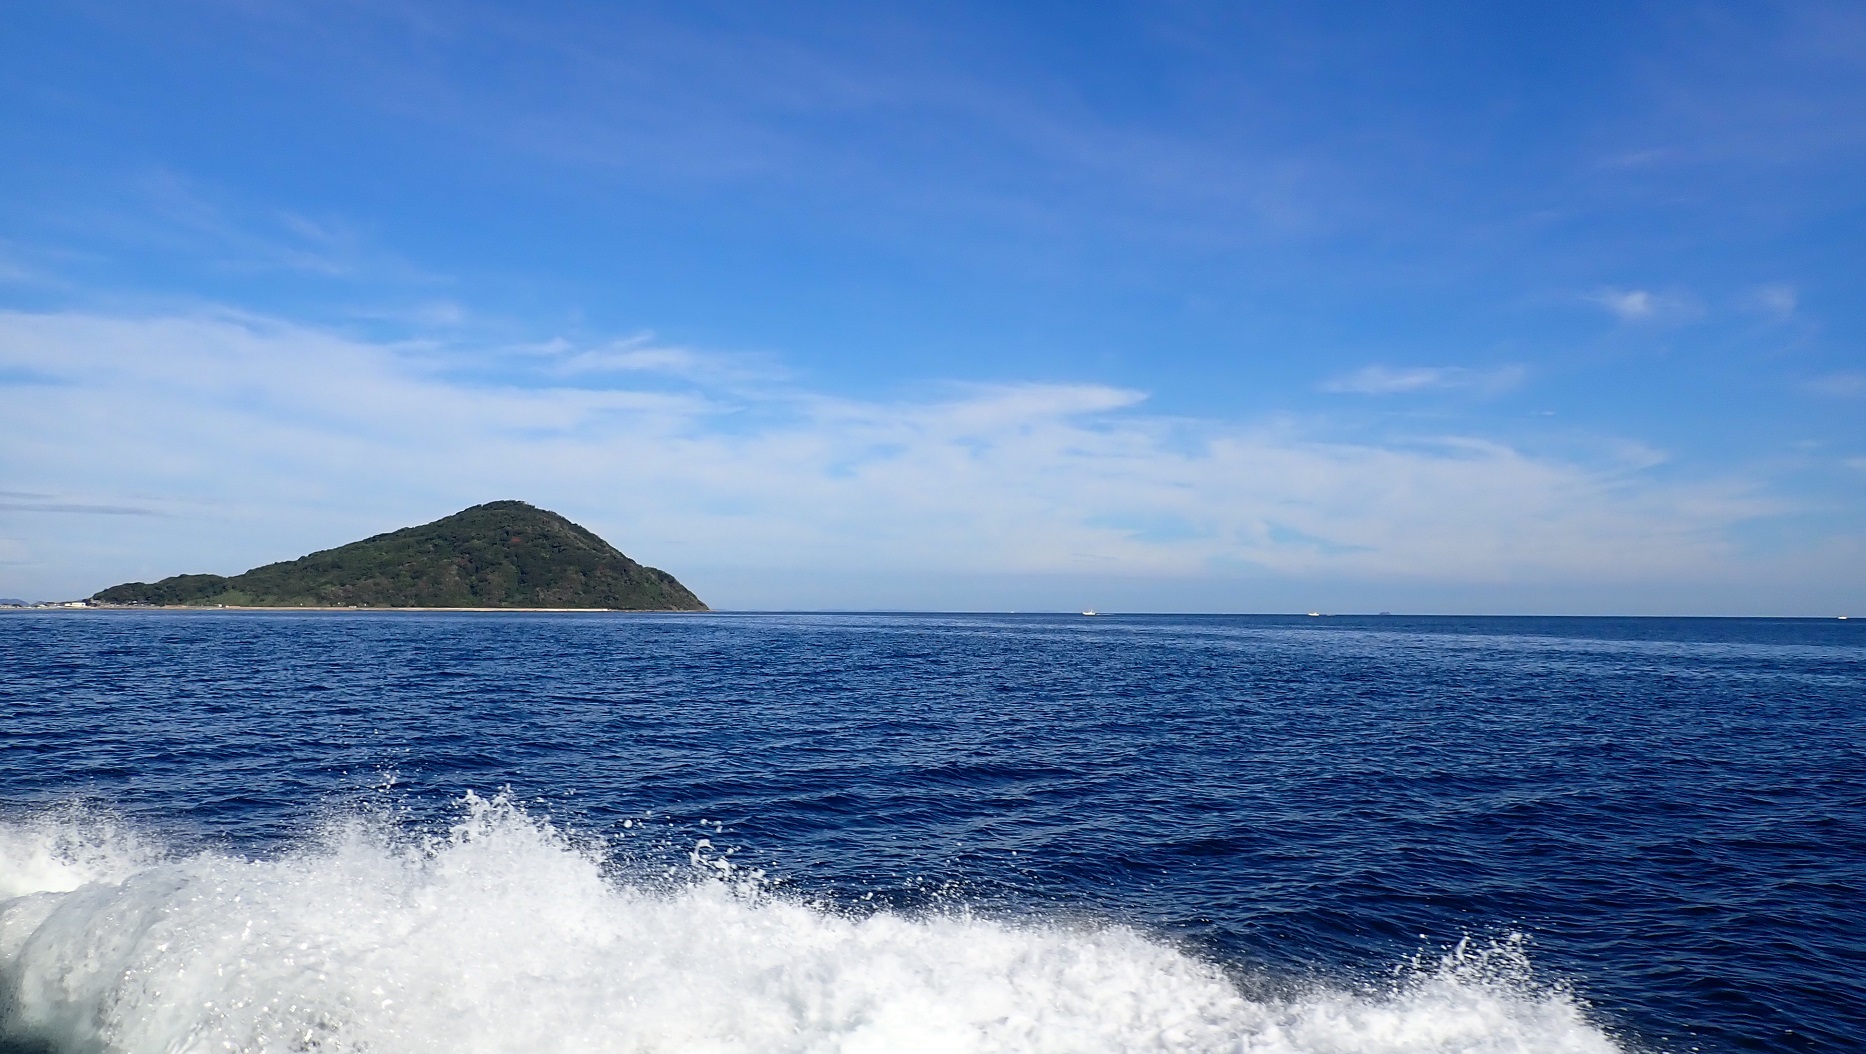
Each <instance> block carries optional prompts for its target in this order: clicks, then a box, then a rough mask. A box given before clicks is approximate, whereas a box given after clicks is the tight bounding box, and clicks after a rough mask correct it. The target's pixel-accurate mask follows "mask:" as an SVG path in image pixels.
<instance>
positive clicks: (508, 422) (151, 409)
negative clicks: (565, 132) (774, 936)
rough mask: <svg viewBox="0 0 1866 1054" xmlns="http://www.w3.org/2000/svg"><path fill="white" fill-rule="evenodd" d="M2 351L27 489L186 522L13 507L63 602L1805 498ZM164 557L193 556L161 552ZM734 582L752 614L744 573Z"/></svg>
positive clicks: (722, 404)
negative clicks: (355, 560) (533, 555)
mask: <svg viewBox="0 0 1866 1054" xmlns="http://www.w3.org/2000/svg"><path fill="white" fill-rule="evenodd" d="M650 350H652V349H650V348H647V347H637V348H635V349H634V351H635V352H646V351H650ZM566 354H569V355H574V352H566ZM684 361H685V360H682V359H680V358H678V357H675V358H674V359H671V360H669V362H670V364H672V365H674V366H680V365H681V364H682V363H683V362H684ZM643 364H645V365H652V364H653V363H650V362H648V360H647V359H646V358H644V360H643ZM0 366H4V367H12V368H17V369H22V370H37V371H45V372H51V373H55V374H57V375H59V376H61V377H62V378H63V379H64V380H65V381H66V382H67V383H64V384H61V385H57V386H50V387H46V388H44V389H41V390H40V391H38V392H37V393H36V394H35V397H34V398H33V399H32V400H30V401H26V400H22V401H20V405H19V406H18V409H17V412H16V413H15V415H14V416H15V420H14V422H13V424H14V427H15V429H16V435H17V436H20V437H22V438H21V439H20V441H18V442H16V443H13V444H10V446H9V449H8V451H7V453H6V463H5V467H6V469H7V471H8V473H9V475H10V477H11V478H13V479H16V480H20V481H21V483H22V485H25V486H37V487H39V488H41V489H42V490H49V489H51V483H52V482H53V481H56V482H57V483H58V484H59V486H60V488H62V489H63V490H65V491H68V492H82V493H84V494H87V495H95V496H97V503H98V504H100V505H103V504H111V505H119V504H120V505H122V506H124V507H128V506H130V505H132V504H134V505H136V506H138V507H149V506H153V507H155V508H156V510H157V511H159V512H161V513H163V514H164V515H162V516H157V517H150V518H145V519H140V520H138V521H137V522H138V523H139V524H140V525H142V526H139V527H138V533H137V534H136V536H135V539H134V540H133V541H132V540H126V536H124V535H122V534H121V532H117V533H114V534H109V535H107V536H106V535H104V534H99V535H97V538H96V540H94V542H93V543H87V544H90V548H88V549H86V548H85V547H84V546H78V545H73V544H63V545H54V544H49V543H51V542H52V541H54V538H53V537H52V535H51V534H50V533H48V532H54V531H60V530H65V529H66V528H64V527H61V526H57V525H53V524H51V523H50V522H49V521H51V520H52V519H53V518H52V517H28V518H24V519H15V520H11V521H4V530H5V531H7V532H10V533H11V534H12V535H13V536H12V537H11V538H10V539H8V541H9V543H10V544H13V545H15V546H18V547H21V548H22V549H23V550H24V551H32V552H40V551H44V552H51V551H61V552H66V553H68V554H78V555H85V554H88V555H85V559H86V560H88V561H89V563H88V564H86V565H85V566H82V567H80V566H77V565H75V564H74V565H72V566H67V567H62V568H61V567H54V566H50V565H47V566H43V567H38V568H36V569H35V570H33V571H32V574H34V575H36V576H38V577H37V578H35V579H34V580H35V581H37V582H40V583H42V588H43V589H44V590H46V591H48V593H51V594H56V593H58V592H63V593H65V594H71V595H77V594H82V593H84V592H88V591H89V590H92V589H95V588H98V587H100V586H102V585H107V584H109V581H114V580H118V579H120V578H124V577H131V576H135V575H142V574H146V573H163V574H166V573H175V572H176V571H180V570H206V569H216V570H235V571H237V570H241V569H243V568H244V567H245V566H248V565H250V564H254V563H258V562H262V561H263V560H267V559H277V558H280V557H281V556H289V555H293V553H292V552H291V551H290V550H291V549H292V547H293V546H297V547H299V548H301V549H307V550H308V549H310V548H315V547H318V546H319V545H322V544H331V543H334V542H340V541H344V540H347V538H348V537H351V536H355V534H356V531H357V530H358V529H359V528H360V527H362V526H363V525H364V524H366V523H367V524H368V525H369V526H371V527H374V529H381V527H380V523H381V517H383V516H385V515H391V516H399V517H402V518H404V519H405V520H406V522H411V523H412V522H419V521H420V520H422V519H426V518H431V517H432V516H434V515H439V514H441V513H444V512H447V511H451V510H452V509H454V508H458V507H461V506H463V505H466V504H470V503H473V502H477V501H484V500H488V499H491V498H497V497H514V496H515V497H525V498H528V499H530V500H533V501H535V502H537V503H539V504H543V505H547V506H549V507H553V508H558V509H560V510H561V511H565V512H567V513H570V514H571V515H573V516H574V517H575V518H578V519H579V520H582V521H585V522H588V523H590V524H591V525H592V526H594V527H596V528H598V529H599V530H600V531H602V532H604V533H606V534H607V533H611V532H613V533H614V534H615V536H616V537H617V538H618V539H619V540H621V541H622V542H623V544H624V547H625V548H626V549H628V550H629V551H631V552H636V551H640V552H642V553H643V554H644V555H645V556H647V557H648V558H650V559H654V560H658V561H661V562H663V563H667V564H670V565H675V566H680V567H700V568H709V567H710V568H730V567H754V568H767V569H769V568H777V569H781V570H787V571H807V570H810V569H814V568H826V569H828V568H833V569H841V570H848V569H863V568H869V569H875V570H876V571H878V572H885V571H887V570H888V569H898V568H900V567H904V566H905V567H913V568H916V569H919V570H921V571H924V572H928V573H951V574H1023V575H1065V576H1066V575H1072V574H1082V573H1086V572H1090V571H1092V572H1094V573H1097V574H1108V573H1113V574H1124V575H1132V576H1155V577H1163V578H1165V579H1173V578H1175V577H1178V578H1181V579H1187V578H1197V577H1206V578H1209V577H1210V576H1212V575H1236V574H1246V573H1272V574H1278V575H1294V576H1324V577H1330V576H1332V577H1337V578H1339V577H1344V576H1345V577H1354V578H1360V579H1364V580H1366V579H1377V580H1402V581H1427V580H1430V581H1450V582H1482V583H1499V582H1502V583H1507V582H1512V581H1526V580H1535V581H1555V580H1575V579H1583V580H1600V581H1622V580H1625V579H1627V578H1628V577H1629V576H1630V577H1632V578H1637V579H1641V580H1652V579H1668V578H1675V579H1681V580H1682V579H1688V578H1690V577H1691V576H1693V575H1701V574H1703V573H1704V572H1705V571H1706V569H1709V568H1719V567H1727V566H1728V565H1729V564H1730V562H1731V561H1733V560H1737V559H1739V558H1740V555H1741V553H1740V550H1739V548H1738V547H1737V546H1736V545H1735V544H1734V543H1733V542H1732V541H1731V531H1732V529H1733V528H1735V527H1736V526H1738V525H1740V524H1742V523H1744V522H1746V521H1749V520H1753V519H1756V518H1758V517H1763V516H1768V515H1771V514H1774V513H1777V512H1780V511H1782V508H1781V507H1780V505H1779V503H1776V502H1774V501H1772V500H1770V499H1768V498H1767V497H1766V496H1764V495H1762V494H1761V493H1760V492H1759V491H1758V490H1757V489H1756V488H1755V487H1753V486H1751V485H1749V484H1746V483H1744V482H1743V481H1741V480H1723V481H1711V482H1701V483H1696V484H1680V483H1675V482H1666V481H1664V480H1661V479H1659V478H1656V477H1654V476H1653V475H1651V473H1650V467H1651V465H1652V463H1653V462H1654V460H1655V459H1653V458H1652V457H1650V456H1649V454H1650V452H1646V453H1644V454H1642V455H1641V456H1638V457H1630V456H1628V457H1622V456H1619V455H1617V454H1608V455H1602V456H1600V457H1597V458H1595V459H1593V460H1577V459H1573V458H1557V457H1550V456H1543V455H1537V454H1534V453H1530V452H1527V451H1524V450H1520V449H1517V448H1515V447H1513V446H1511V445H1509V444H1507V443H1503V442H1499V441H1496V440H1493V439H1488V438H1485V437H1481V436H1469V435H1464V436H1458V435H1451V436H1447V435H1435V436H1419V437H1414V438H1412V439H1408V440H1401V441H1394V442H1388V443H1379V444H1376V443H1368V442H1349V441H1343V440H1341V439H1338V438H1334V437H1331V436H1329V435H1326V434H1321V433H1318V432H1315V431H1313V430H1308V429H1305V428H1303V427H1301V426H1299V425H1293V424H1290V423H1288V422H1283V423H1280V424H1279V423H1266V422H1250V421H1224V420H1212V419H1186V418H1182V417H1170V416H1166V415H1159V414H1153V413H1149V412H1148V411H1147V409H1146V396H1145V393H1143V392H1139V391H1135V390H1131V389H1124V388H1115V387H1109V386H1105V385H1095V384H1040V383H1028V384H994V385H977V384H959V383H954V384H947V385H943V386H939V387H936V388H932V389H926V390H923V391H921V392H919V393H917V394H914V395H910V396H903V397H899V398H894V399H885V400H863V399H849V398H844V397H840V396H837V395H834V394H831V393H826V392H819V391H808V390H800V389H795V388H791V389H784V388H779V387H776V386H773V387H769V388H760V387H758V386H735V385H731V384H725V383H721V384H717V385H710V386H709V385H707V384H705V383H703V382H700V381H696V382H693V383H694V385H695V388H696V390H694V391H681V392H669V391H662V390H655V389H653V388H652V387H646V388H644V387H637V386H633V385H631V384H630V383H629V379H628V377H627V376H625V375H619V376H617V377H616V378H615V379H614V380H613V381H612V382H611V383H609V384H607V385H604V386H590V385H587V384H579V385H578V386H571V385H569V384H565V383H561V382H554V381H552V380H551V379H550V378H548V377H546V378H543V379H534V380H532V381H529V382H526V383H516V382H511V381H505V382H492V381H487V380H485V379H484V378H477V379H469V380H463V379H461V378H459V377H456V376H451V375H448V374H446V373H445V372H443V371H439V370H437V369H435V368H434V359H433V357H432V356H431V355H424V354H417V353H412V352H411V351H410V350H409V348H408V347H406V346H404V345H397V344H393V343H372V342H369V341H364V340H358V339H353V338H347V337H341V336H337V335H333V334H330V333H326V332H322V331H318V330H313V329H308V328H305V327H301V326H294V325H290V324H285V323H280V322H277V321H274V320H269V319H265V318H258V317H254V316H249V315H238V314H231V313H223V314H210V315H194V316H186V317H160V318H117V317H105V316H99V315H94V314H81V313H80V314H27V313H11V314H0ZM1459 376H1460V375H1458V374H1456V373H1446V374H1439V375H1436V382H1437V383H1447V382H1448V379H1449V378H1457V377H1459ZM1467 380H1468V379H1467ZM1460 383H1464V381H1460ZM1490 383H1494V382H1490ZM1415 390H1416V389H1415ZM228 435H239V436H241V437H242V442H240V443H239V444H228V443H226V442H225V437H226V436H228ZM150 494H157V495H160V497H159V498H158V499H150V498H149V497H148V495H150ZM133 496H134V497H135V500H134V501H132V500H131V498H132V497H133ZM346 510H348V511H346ZM649 510H652V512H651V514H650V511H649ZM41 521H45V522H43V523H41ZM35 524H38V526H35ZM255 538H263V539H265V543H266V546H267V548H266V549H265V550H264V551H261V550H259V549H257V548H254V545H255V542H254V539H255ZM148 551H159V552H162V553H164V554H165V559H169V560H174V561H177V565H176V566H173V567H161V568H147V565H146V564H145V563H139V562H138V561H139V560H144V559H145V557H143V556H142V555H140V554H142V553H144V552H148ZM75 558H76V557H75V556H74V557H73V559H75ZM184 565H185V566H184ZM197 565H199V566H197ZM16 570H17V569H16ZM106 579H107V580H106ZM725 580H726V581H728V582H729V581H730V578H729V576H728V577H727V578H726V579H725ZM709 599H711V600H714V601H715V602H716V603H717V604H719V605H720V606H732V603H733V597H732V596H731V595H730V588H729V585H728V587H725V595H717V596H715V597H709Z"/></svg>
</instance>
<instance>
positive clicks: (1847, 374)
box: [1807, 370, 1866, 399]
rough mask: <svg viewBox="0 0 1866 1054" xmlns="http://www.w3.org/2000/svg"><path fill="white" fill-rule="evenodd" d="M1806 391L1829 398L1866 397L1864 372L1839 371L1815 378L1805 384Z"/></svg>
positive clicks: (1865, 376) (1865, 371)
mask: <svg viewBox="0 0 1866 1054" xmlns="http://www.w3.org/2000/svg"><path fill="white" fill-rule="evenodd" d="M1807 389H1808V391H1810V392H1813V393H1814V394H1816V395H1825V396H1829V397H1831V398H1837V399H1854V398H1858V397H1860V396H1863V395H1866V370H1841V371H1840V372H1838V373H1829V374H1826V375H1825V376H1821V377H1816V378H1814V379H1813V380H1811V381H1808V382H1807Z"/></svg>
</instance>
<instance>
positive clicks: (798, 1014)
mask: <svg viewBox="0 0 1866 1054" xmlns="http://www.w3.org/2000/svg"><path fill="white" fill-rule="evenodd" d="M0 670H4V671H5V676H4V678H0V720H3V721H4V722H5V723H4V726H0V735H3V736H4V739H0V781H3V782H0V805H3V806H4V809H3V811H0V1050H9V1051H45V1050H57V1051H66V1050H69V1051H119V1050H120V1051H152V1052H153V1051H176V1052H181V1051H188V1052H193V1051H203V1052H205V1051H229V1050H242V1051H244V1050H266V1051H355V1052H363V1051H369V1052H393V1051H450V1052H469V1051H514V1052H518V1051H720V1052H726V1051H732V1052H739V1051H743V1052H762V1051H843V1052H865V1051H875V1052H880V1051H917V1050H925V1051H1081V1052H1093V1051H1264V1052H1269V1051H1329V1052H1349V1051H1370V1052H1387V1051H1447V1052H1449V1051H1461V1052H1473V1054H1475V1052H1489V1051H1496V1052H1503V1051H1577V1052H1578V1051H1616V1050H1676V1051H1687V1050H1705V1051H1738V1050H1788V1051H1796V1050H1832V1051H1840V1050H1855V1049H1860V1048H1861V1047H1862V1046H1866V1011H1862V1006H1866V983H1863V976H1862V971H1863V969H1866V952H1863V949H1866V922H1863V921H1862V920H1863V919H1866V888H1863V885H1866V883H1863V879H1866V735H1862V733H1866V624H1861V623H1844V622H1824V621H1823V622H1816V621H1808V622H1742V621H1695V620H1677V621H1668V620H1528V619H1523V620H1516V619H1462V620H1459V619H1412V618H1366V619H1346V618H1329V619H1278V618H1167V617H1144V618H1141V617H1108V616H1102V617H1097V618H1093V619H1085V618H1081V617H1080V616H1076V617H1070V618H1059V617H1016V616H968V617H955V616H937V617H935V616H875V615H862V616H732V615H708V616H615V615H442V614H436V615H409V614H352V613H319V614H305V615H272V614H256V613H234V614H217V613H143V614H136V613H121V612H109V613H62V612H61V613H42V614H22V615H13V616H6V617H0Z"/></svg>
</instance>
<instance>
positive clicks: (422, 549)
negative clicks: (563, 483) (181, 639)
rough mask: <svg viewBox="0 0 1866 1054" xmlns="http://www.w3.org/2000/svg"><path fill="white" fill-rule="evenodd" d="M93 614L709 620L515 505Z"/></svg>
mask: <svg viewBox="0 0 1866 1054" xmlns="http://www.w3.org/2000/svg"><path fill="white" fill-rule="evenodd" d="M91 602H92V603H96V604H135V605H142V604H149V605H186V606H198V607H213V606H216V605H226V606H228V607H510V608H608V609H613V610H623V611H704V610H706V605H705V604H703V603H701V602H700V598H698V597H696V596H694V595H693V594H692V593H691V592H689V591H688V590H687V587H686V586H683V585H681V584H680V583H679V582H678V581H676V580H675V579H674V576H673V575H670V574H668V573H667V572H666V571H662V570H658V569H656V568H653V567H643V566H642V565H641V564H638V563H636V562H635V561H633V560H630V559H629V558H628V557H626V556H624V555H622V554H621V553H620V552H619V551H617V550H616V548H615V547H614V546H612V545H610V544H609V543H608V542H605V541H603V540H602V539H601V538H598V537H597V536H596V535H594V534H592V533H590V532H589V531H587V530H584V529H583V528H582V527H579V526H577V525H576V524H574V523H571V522H570V521H569V520H566V519H564V518H563V517H562V516H559V515H557V514H556V513H554V512H548V511H546V510H544V509H540V508H536V507H534V506H531V505H527V504H525V503H524V502H522V501H494V502H488V503H487V504H485V505H475V506H473V507H472V508H470V509H466V510H464V511H462V512H457V513H455V514H454V515H452V516H448V517H446V518H445V519H440V520H436V521H434V522H433V523H427V524H422V525H421V526H419V527H409V528H405V529H403V530H399V531H392V532H390V533H388V534H379V535H377V536H375V537H374V538H365V539H364V540H362V541H360V542H352V543H350V544H349V545H345V546H340V547H338V548H336V549H326V550H325V551H323V552H318V553H312V554H311V555H309V556H305V557H301V558H299V559H297V560H288V561H286V562H284V563H277V564H267V565H265V566H264V567H256V568H254V569H252V570H251V571H248V572H246V573H245V574H242V575H234V576H233V577H231V578H228V577H224V576H221V575H176V576H174V577H172V578H164V579H163V580H161V581H160V582H155V583H153V584H152V583H146V582H127V583H125V584H123V585H119V586H111V587H110V588H109V589H105V590H103V591H101V592H99V593H98V594H97V595H96V596H93V597H92V598H91Z"/></svg>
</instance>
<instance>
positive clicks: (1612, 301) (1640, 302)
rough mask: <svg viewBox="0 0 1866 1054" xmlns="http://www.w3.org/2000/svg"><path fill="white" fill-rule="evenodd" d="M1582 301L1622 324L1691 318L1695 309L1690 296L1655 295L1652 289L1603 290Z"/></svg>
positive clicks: (1588, 295) (1673, 294)
mask: <svg viewBox="0 0 1866 1054" xmlns="http://www.w3.org/2000/svg"><path fill="white" fill-rule="evenodd" d="M1582 299H1583V300H1586V301H1587V302H1588V303H1591V304H1595V305H1597V306H1599V307H1601V308H1604V309H1605V310H1606V311H1608V312H1609V313H1610V314H1612V315H1613V316H1614V317H1615V318H1618V319H1619V320H1620V321H1622V322H1654V321H1658V320H1661V319H1675V318H1680V317H1684V316H1688V315H1690V314H1691V313H1692V312H1693V311H1694V309H1695V305H1694V304H1693V302H1692V300H1691V298H1690V297H1687V296H1684V295H1681V294H1676V293H1655V292H1653V291H1652V290H1650V289H1600V290H1596V291H1595V292H1592V293H1589V294H1587V295H1586V296H1585V297H1583V298H1582Z"/></svg>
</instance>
